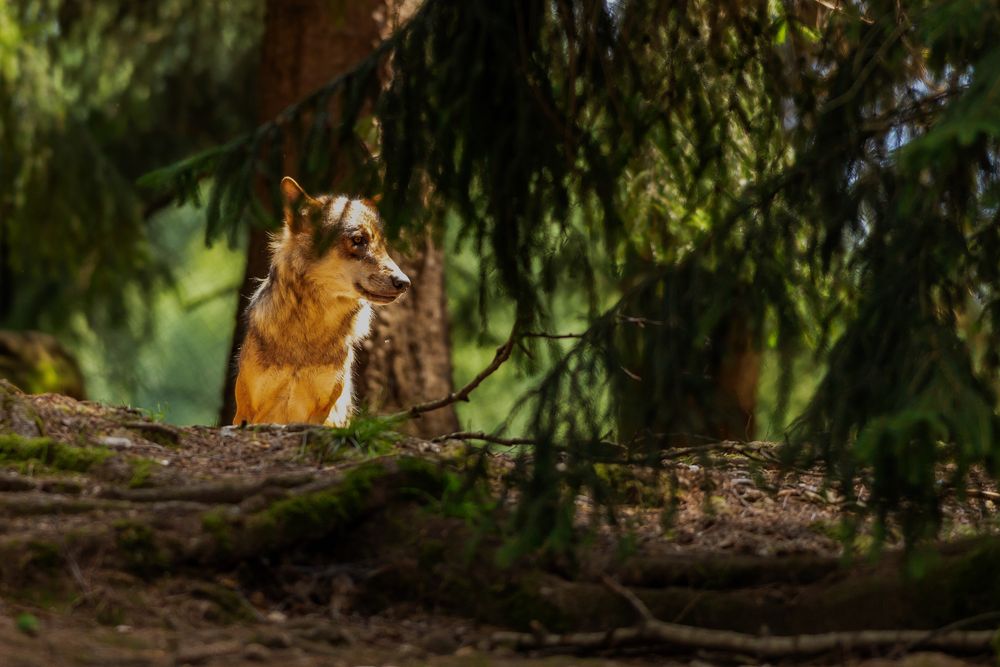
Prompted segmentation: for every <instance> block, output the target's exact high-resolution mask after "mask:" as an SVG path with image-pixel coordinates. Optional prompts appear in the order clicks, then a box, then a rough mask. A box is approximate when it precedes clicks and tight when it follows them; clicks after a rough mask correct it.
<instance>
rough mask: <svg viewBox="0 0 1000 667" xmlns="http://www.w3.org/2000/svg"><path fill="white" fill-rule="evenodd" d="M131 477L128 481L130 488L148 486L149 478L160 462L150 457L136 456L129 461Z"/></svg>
mask: <svg viewBox="0 0 1000 667" xmlns="http://www.w3.org/2000/svg"><path fill="white" fill-rule="evenodd" d="M131 465H132V478H131V479H130V480H129V481H128V486H129V488H130V489H140V488H142V487H145V486H149V485H150V484H149V479H150V477H151V476H152V474H153V470H155V469H156V467H157V466H159V465H160V464H159V463H157V462H156V461H154V460H152V459H146V458H138V459H133V460H132V461H131Z"/></svg>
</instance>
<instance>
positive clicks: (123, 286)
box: [0, 0, 263, 332]
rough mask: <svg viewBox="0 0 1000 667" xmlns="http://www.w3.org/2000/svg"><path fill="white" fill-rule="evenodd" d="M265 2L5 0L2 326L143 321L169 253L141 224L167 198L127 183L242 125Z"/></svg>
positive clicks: (1, 27)
mask: <svg viewBox="0 0 1000 667" xmlns="http://www.w3.org/2000/svg"><path fill="white" fill-rule="evenodd" d="M262 10H263V3H257V2H249V3H221V4H220V3H210V4H205V3H199V2H195V1H194V0H167V1H165V2H156V3H152V4H146V3H138V4H132V5H127V6H119V5H118V4H115V3H105V2H96V1H91V0H83V1H76V0H72V1H70V0H25V1H24V2H15V3H3V4H2V5H0V181H2V182H3V183H4V187H3V188H2V189H0V326H4V327H8V328H9V327H14V328H45V329H48V330H50V331H62V332H65V331H67V330H68V329H70V327H75V328H77V329H78V328H79V327H80V323H79V321H75V317H74V316H77V315H84V316H86V317H87V318H88V320H87V321H88V325H89V326H91V327H95V328H98V329H101V330H103V329H106V328H107V327H109V326H114V327H116V328H118V329H121V328H122V327H123V326H125V325H130V326H132V327H136V328H138V325H141V324H142V321H141V319H142V318H141V317H135V315H134V312H135V311H139V312H140V313H142V309H141V308H138V307H137V303H141V302H142V299H143V298H144V296H145V295H147V294H148V290H149V289H150V288H152V287H153V286H154V285H156V284H158V283H159V282H160V281H162V280H163V279H164V278H165V277H166V276H167V275H168V273H169V262H168V261H166V258H165V257H163V256H162V255H160V254H158V253H156V252H154V251H153V250H152V248H151V247H150V244H149V240H148V238H147V234H146V229H145V226H144V218H145V216H146V215H147V212H148V211H150V210H153V209H155V208H157V207H159V206H160V205H162V204H160V203H158V202H156V201H153V200H152V199H151V198H149V197H147V196H144V195H143V194H142V193H140V192H138V191H137V190H136V188H135V187H134V185H133V179H134V178H135V177H136V176H137V175H138V174H141V173H142V172H143V171H146V170H148V169H149V168H151V167H152V166H154V165H156V164H158V163H160V162H161V161H163V160H173V159H177V158H178V157H180V156H182V155H184V154H185V153H187V152H190V151H191V150H193V149H195V148H197V147H198V146H199V145H200V144H203V143H204V142H205V141H206V139H209V140H214V139H211V138H212V137H215V136H218V134H220V133H221V134H229V133H232V132H234V131H236V130H238V129H239V128H241V127H245V126H246V124H247V122H248V120H250V119H251V118H252V115H250V114H248V110H247V108H248V107H247V105H246V104H245V102H244V100H245V99H246V96H247V91H248V90H250V86H249V85H248V75H249V74H251V73H252V72H253V70H254V68H255V67H256V58H255V57H254V56H255V52H254V47H255V46H256V44H257V42H258V40H259V38H260V34H261V28H262ZM206 89H209V90H212V91H213V93H212V94H210V95H206V94H205V90H206ZM209 111H210V112H211V113H208V112H209ZM39 239H44V241H45V242H44V243H40V242H39ZM146 314H147V315H148V313H146ZM130 315H132V318H133V321H130V320H129V316H130ZM135 320H138V321H135Z"/></svg>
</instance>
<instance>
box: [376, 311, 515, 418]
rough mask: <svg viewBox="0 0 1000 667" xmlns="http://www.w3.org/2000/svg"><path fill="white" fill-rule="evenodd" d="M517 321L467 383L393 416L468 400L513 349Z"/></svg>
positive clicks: (418, 413)
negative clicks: (486, 364)
mask: <svg viewBox="0 0 1000 667" xmlns="http://www.w3.org/2000/svg"><path fill="white" fill-rule="evenodd" d="M518 324H519V323H518V322H515V323H514V326H513V327H512V328H511V330H510V337H509V338H507V340H506V342H504V344H503V345H501V346H500V347H498V348H497V352H496V354H495V355H494V356H493V361H491V362H490V364H489V366H487V367H486V368H484V369H483V370H481V371H480V372H479V374H478V375H476V377H474V378H472V381H471V382H469V383H468V384H467V385H465V386H464V387H462V388H461V389H459V390H458V391H453V392H451V393H450V394H448V395H447V396H444V397H442V398H439V399H437V400H434V401H428V402H427V403H420V404H419V405H414V406H413V407H412V408H409V409H408V410H405V411H403V412H400V413H398V414H395V415H393V417H401V418H412V417H419V416H420V415H422V414H423V413H425V412H431V411H433V410H440V409H441V408H444V407H447V406H449V405H451V404H452V403H457V402H459V401H468V400H469V394H471V393H472V392H473V391H474V390H475V389H476V387H478V386H479V385H480V384H482V383H483V380H485V379H486V378H488V377H489V376H491V375H493V373H495V372H496V370H497V369H498V368H500V366H502V365H503V363H504V362H505V361H507V360H508V359H509V358H510V353H511V352H512V351H513V350H514V346H515V345H516V344H517V341H518V339H519V336H518V334H517V327H518Z"/></svg>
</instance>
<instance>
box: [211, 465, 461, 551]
mask: <svg viewBox="0 0 1000 667" xmlns="http://www.w3.org/2000/svg"><path fill="white" fill-rule="evenodd" d="M396 467H397V469H398V472H395V471H393V470H391V469H390V468H387V467H386V466H385V465H384V464H383V463H380V462H375V461H372V462H368V463H363V464H361V465H359V466H358V467H356V468H354V469H353V470H350V471H348V472H347V474H346V475H345V477H344V479H343V481H341V482H340V483H339V484H337V485H336V486H334V487H332V488H329V489H325V490H322V491H315V492H313V493H306V494H303V495H300V496H294V497H291V498H285V499H283V500H279V501H277V502H275V503H274V504H272V505H271V506H270V507H268V508H267V509H265V510H263V511H261V512H258V513H257V514H254V515H253V516H251V517H249V518H248V519H247V520H246V522H245V524H244V525H243V526H241V534H240V536H239V546H240V547H242V548H243V549H245V550H250V551H254V552H256V551H260V550H262V549H265V547H266V546H267V545H270V544H273V545H280V544H288V543H295V542H301V541H310V540H316V539H321V538H323V537H325V536H327V535H329V534H330V533H331V532H332V531H333V530H336V529H338V528H342V527H344V526H345V525H346V524H348V523H350V522H352V521H354V520H355V519H357V518H358V517H359V516H360V515H361V513H362V512H363V511H364V510H365V509H366V508H367V507H369V506H370V504H371V503H370V500H369V499H370V496H371V492H372V489H373V486H374V485H375V482H376V481H377V480H379V479H381V478H383V477H386V476H389V475H392V476H394V478H398V482H396V483H393V484H391V485H390V488H388V489H387V491H388V492H390V493H392V494H393V498H394V499H398V500H405V499H419V500H422V501H425V502H426V501H427V500H428V498H435V499H436V498H437V497H438V496H439V495H440V493H441V491H442V490H443V488H444V486H445V481H444V476H443V474H442V473H441V471H440V470H439V469H438V467H437V466H436V465H433V464H429V463H427V462H426V461H422V460H420V459H415V458H401V459H398V460H397V461H396ZM203 522H204V518H203ZM214 524H215V520H214V519H213V518H211V517H210V519H209V525H208V526H207V527H206V528H207V529H208V530H209V531H212V530H218V529H219V528H218V527H217V526H215V525H214Z"/></svg>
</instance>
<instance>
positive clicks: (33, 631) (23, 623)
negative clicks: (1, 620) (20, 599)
mask: <svg viewBox="0 0 1000 667" xmlns="http://www.w3.org/2000/svg"><path fill="white" fill-rule="evenodd" d="M14 625H15V626H17V629H18V630H20V631H21V632H23V633H24V634H26V635H29V636H31V637H36V636H37V635H38V631H39V630H40V629H41V627H42V624H41V623H39V622H38V618H37V617H36V616H34V615H32V614H28V613H23V614H18V615H17V618H15V619H14Z"/></svg>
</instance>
